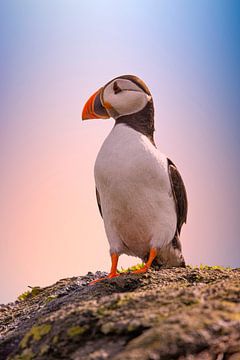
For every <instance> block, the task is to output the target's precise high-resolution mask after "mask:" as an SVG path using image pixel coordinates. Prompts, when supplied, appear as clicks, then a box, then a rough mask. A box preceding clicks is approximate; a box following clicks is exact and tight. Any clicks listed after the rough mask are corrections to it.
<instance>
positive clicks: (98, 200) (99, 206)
mask: <svg viewBox="0 0 240 360" xmlns="http://www.w3.org/2000/svg"><path fill="white" fill-rule="evenodd" d="M96 198H97V204H98V208H99V212H100V214H101V217H102V208H101V202H100V196H99V192H98V189H97V188H96Z"/></svg>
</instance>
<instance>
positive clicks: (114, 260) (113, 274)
mask: <svg viewBox="0 0 240 360" xmlns="http://www.w3.org/2000/svg"><path fill="white" fill-rule="evenodd" d="M118 257H119V255H118V254H116V253H112V254H111V261H112V267H111V271H110V273H109V274H108V275H107V276H106V277H104V278H100V279H96V280H93V281H91V282H90V283H89V284H88V285H94V284H96V283H97V282H99V281H103V280H106V279H112V278H114V277H117V276H119V275H120V274H119V273H118V272H117V263H118Z"/></svg>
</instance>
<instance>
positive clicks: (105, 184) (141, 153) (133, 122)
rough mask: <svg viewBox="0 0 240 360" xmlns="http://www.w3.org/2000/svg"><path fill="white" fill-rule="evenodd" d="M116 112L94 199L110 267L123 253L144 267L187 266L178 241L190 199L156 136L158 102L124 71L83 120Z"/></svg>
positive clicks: (89, 102)
mask: <svg viewBox="0 0 240 360" xmlns="http://www.w3.org/2000/svg"><path fill="white" fill-rule="evenodd" d="M109 118H113V119H114V120H115V124H114V126H113V128H112V130H111V132H110V133H109V135H108V136H107V138H106V139H105V141H104V142H103V145H102V147H101V149H100V151H99V153H98V155H97V158H96V162H95V166H94V177H95V184H96V200H97V204H98V208H99V212H100V214H101V216H102V219H103V222H104V228H105V232H106V236H107V239H108V242H109V245H110V256H111V270H110V272H109V274H108V275H107V276H106V277H105V278H100V279H96V280H94V281H92V282H91V283H95V282H97V281H101V280H103V279H106V278H114V277H116V276H119V273H118V270H117V264H118V259H119V256H120V255H121V254H126V255H131V256H135V257H138V258H140V259H142V261H143V263H144V265H143V267H142V268H140V269H138V270H135V271H132V272H133V273H136V274H139V273H145V272H147V271H148V269H149V268H150V267H151V266H152V265H154V264H157V265H160V266H161V267H185V261H184V257H183V255H182V246H181V242H180V233H181V228H182V225H183V224H184V223H186V220H187V211H188V201H187V194H186V189H185V186H184V182H183V180H182V177H181V175H180V173H179V171H178V169H177V167H176V166H175V164H174V163H173V162H172V161H171V160H170V159H169V158H168V157H167V156H166V155H164V154H163V153H162V152H161V151H159V150H158V149H157V146H156V143H155V141H154V131H155V128H154V105H153V99H152V95H151V93H150V91H149V89H148V87H147V86H146V84H145V83H144V82H143V81H142V80H141V79H140V78H138V77H137V76H134V75H122V76H118V77H116V78H114V79H113V80H111V81H109V82H108V83H107V84H106V85H104V86H103V87H101V88H100V89H99V90H97V91H96V92H95V93H94V94H93V95H92V96H91V97H90V98H89V99H88V100H87V102H86V103H85V105H84V107H83V111H82V120H89V119H109Z"/></svg>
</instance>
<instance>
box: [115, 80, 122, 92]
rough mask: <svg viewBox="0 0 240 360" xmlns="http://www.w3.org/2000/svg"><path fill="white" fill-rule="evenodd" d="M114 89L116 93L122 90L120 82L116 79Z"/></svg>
mask: <svg viewBox="0 0 240 360" xmlns="http://www.w3.org/2000/svg"><path fill="white" fill-rule="evenodd" d="M113 91H114V94H115V95H116V94H118V93H120V92H121V91H122V89H121V88H120V87H119V86H118V83H117V82H116V81H114V83H113Z"/></svg>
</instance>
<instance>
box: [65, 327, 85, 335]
mask: <svg viewBox="0 0 240 360" xmlns="http://www.w3.org/2000/svg"><path fill="white" fill-rule="evenodd" d="M85 331H86V329H85V328H84V327H82V326H72V327H70V328H69V329H67V334H68V336H70V337H74V336H77V335H81V334H83V333H84V332H85Z"/></svg>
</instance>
